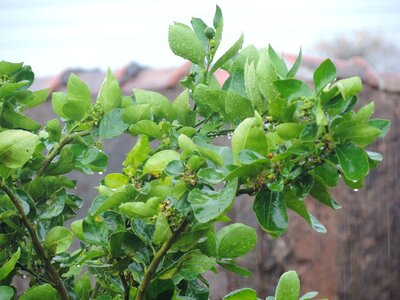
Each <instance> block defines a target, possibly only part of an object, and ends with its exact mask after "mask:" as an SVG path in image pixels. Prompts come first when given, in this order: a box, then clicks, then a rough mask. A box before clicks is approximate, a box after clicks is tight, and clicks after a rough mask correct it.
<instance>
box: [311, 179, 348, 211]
mask: <svg viewBox="0 0 400 300" xmlns="http://www.w3.org/2000/svg"><path fill="white" fill-rule="evenodd" d="M310 195H311V196H313V198H314V199H316V200H318V201H319V202H321V203H323V204H325V205H326V206H328V207H330V208H333V209H340V208H342V206H341V205H340V204H339V203H337V202H336V201H335V200H334V199H333V198H332V197H331V195H330V194H329V191H328V189H327V188H326V187H325V186H324V185H323V184H322V183H321V182H319V181H318V180H314V185H313V187H312V188H311V191H310Z"/></svg>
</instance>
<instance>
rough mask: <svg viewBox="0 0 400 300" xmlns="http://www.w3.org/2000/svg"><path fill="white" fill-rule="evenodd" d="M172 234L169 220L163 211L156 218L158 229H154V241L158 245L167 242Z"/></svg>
mask: <svg viewBox="0 0 400 300" xmlns="http://www.w3.org/2000/svg"><path fill="white" fill-rule="evenodd" d="M171 236H172V231H171V229H170V228H169V224H168V220H167V218H166V217H165V215H164V214H163V213H160V214H158V216H157V220H156V230H155V231H154V236H153V241H154V243H155V244H156V245H160V244H162V243H164V242H166V241H167V240H168V239H169V238H170V237H171Z"/></svg>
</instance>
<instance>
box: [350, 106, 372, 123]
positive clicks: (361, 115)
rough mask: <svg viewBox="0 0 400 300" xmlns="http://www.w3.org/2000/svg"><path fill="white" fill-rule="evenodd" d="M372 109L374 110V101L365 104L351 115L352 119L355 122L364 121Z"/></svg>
mask: <svg viewBox="0 0 400 300" xmlns="http://www.w3.org/2000/svg"><path fill="white" fill-rule="evenodd" d="M374 110H375V103H374V102H370V103H368V104H367V105H364V106H363V107H361V108H360V110H359V111H358V112H357V113H356V114H355V115H354V116H353V118H352V119H353V121H354V122H356V123H366V122H368V120H369V118H370V117H371V116H372V114H373V113H374Z"/></svg>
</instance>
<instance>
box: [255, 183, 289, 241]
mask: <svg viewBox="0 0 400 300" xmlns="http://www.w3.org/2000/svg"><path fill="white" fill-rule="evenodd" d="M253 211H254V213H255V215H256V217H257V221H258V223H259V224H260V226H261V227H262V229H264V230H265V231H266V232H268V233H269V234H270V235H271V236H272V237H274V238H277V237H279V236H281V235H282V234H283V233H284V232H285V231H286V229H287V226H288V215H287V211H286V205H285V202H284V201H283V197H282V193H280V192H273V191H270V190H267V189H264V190H261V191H259V192H258V193H257V195H256V197H255V199H254V204H253Z"/></svg>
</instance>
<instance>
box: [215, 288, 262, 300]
mask: <svg viewBox="0 0 400 300" xmlns="http://www.w3.org/2000/svg"><path fill="white" fill-rule="evenodd" d="M222 299H223V300H257V293H256V291H255V290H253V289H249V288H244V289H240V290H236V291H233V292H230V293H229V294H228V295H226V296H225V297H224V298H222Z"/></svg>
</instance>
